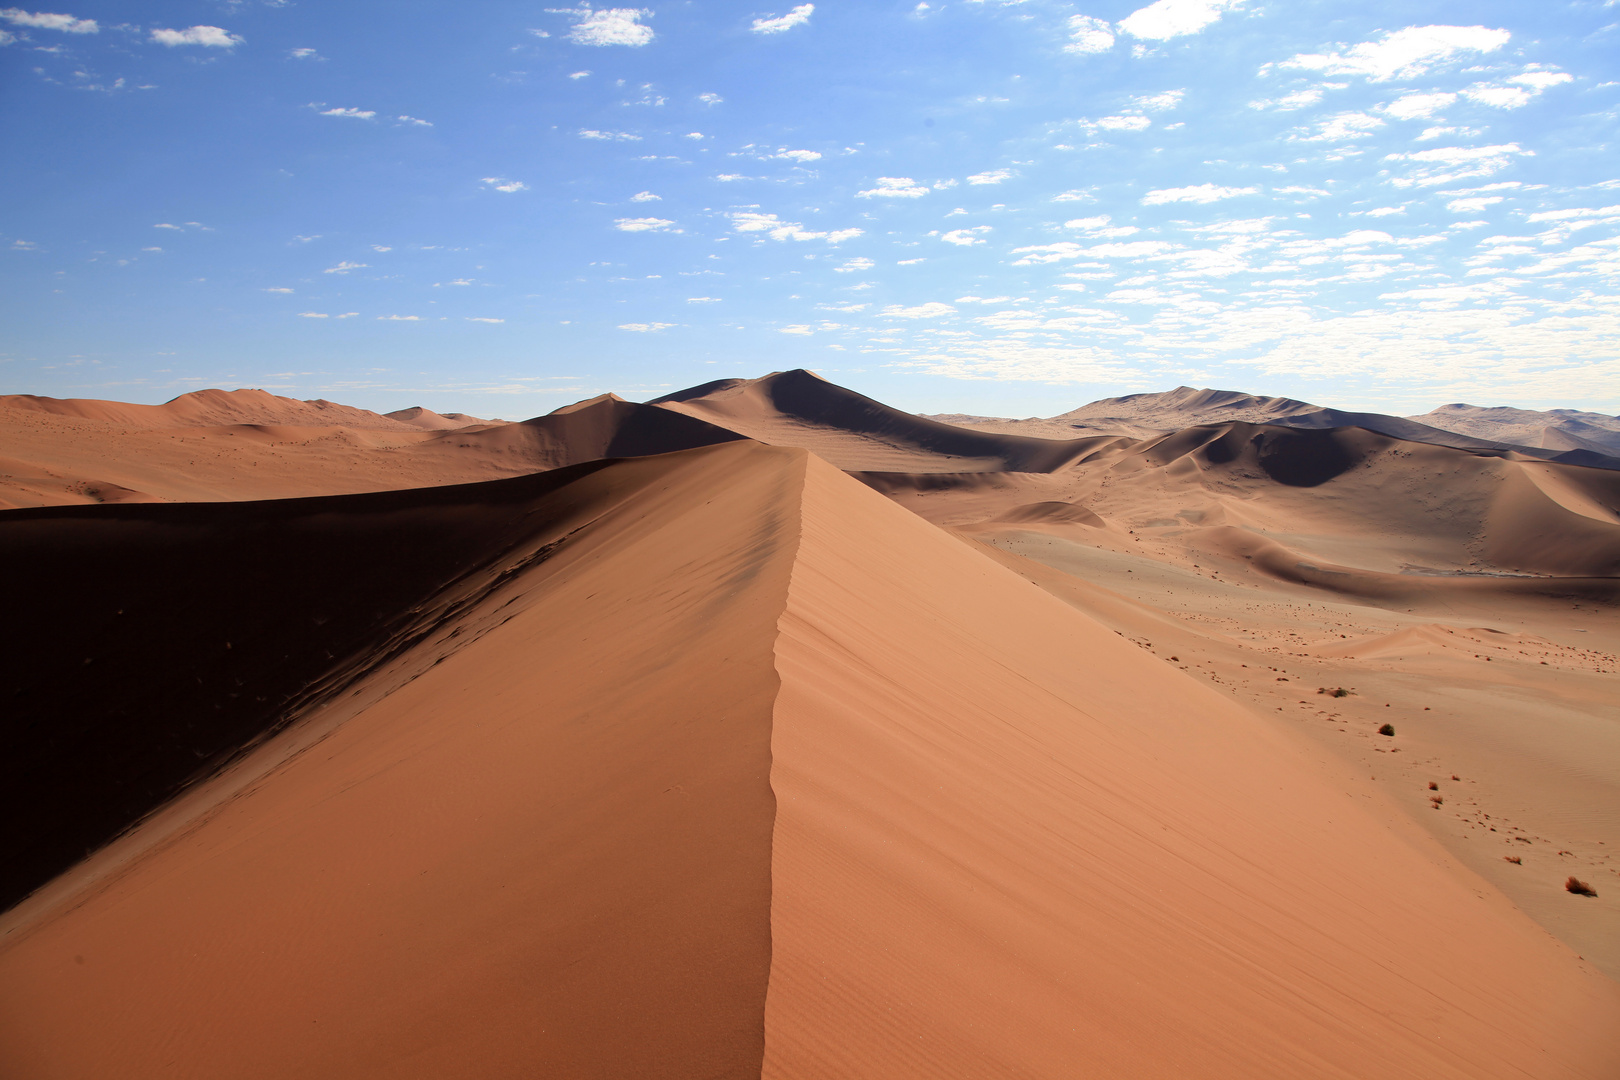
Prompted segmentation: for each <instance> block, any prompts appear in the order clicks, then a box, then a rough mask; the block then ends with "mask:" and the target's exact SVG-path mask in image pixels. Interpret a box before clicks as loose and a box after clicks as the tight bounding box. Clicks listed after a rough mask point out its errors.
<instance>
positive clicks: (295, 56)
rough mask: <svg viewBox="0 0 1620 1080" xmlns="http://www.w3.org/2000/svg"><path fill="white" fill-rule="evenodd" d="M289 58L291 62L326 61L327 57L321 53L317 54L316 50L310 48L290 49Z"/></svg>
mask: <svg viewBox="0 0 1620 1080" xmlns="http://www.w3.org/2000/svg"><path fill="white" fill-rule="evenodd" d="M287 58H288V59H289V60H325V59H326V57H324V56H322V55H321V54H320V53H318V52H316V51H315V50H314V49H309V48H304V49H288V50H287Z"/></svg>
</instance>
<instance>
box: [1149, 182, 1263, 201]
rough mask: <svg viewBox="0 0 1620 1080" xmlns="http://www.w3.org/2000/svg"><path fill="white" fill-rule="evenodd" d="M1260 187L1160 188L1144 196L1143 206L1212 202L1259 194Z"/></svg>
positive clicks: (1200, 186)
mask: <svg viewBox="0 0 1620 1080" xmlns="http://www.w3.org/2000/svg"><path fill="white" fill-rule="evenodd" d="M1259 193H1260V189H1259V188H1253V187H1246V188H1232V187H1217V186H1216V185H1214V184H1199V185H1197V186H1195V187H1179V188H1159V189H1157V190H1154V191H1150V192H1148V193H1147V194H1146V195H1144V196H1142V205H1143V206H1163V205H1164V204H1165V203H1178V202H1185V203H1212V202H1216V201H1218V200H1220V199H1234V198H1236V197H1238V196H1239V195H1258V194H1259Z"/></svg>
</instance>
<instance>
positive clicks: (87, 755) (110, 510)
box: [0, 462, 624, 906]
mask: <svg viewBox="0 0 1620 1080" xmlns="http://www.w3.org/2000/svg"><path fill="white" fill-rule="evenodd" d="M603 465H604V463H602V462H593V463H591V464H589V465H584V466H578V467H575V468H572V469H567V470H558V471H555V472H550V473H544V474H541V475H538V476H533V477H524V478H519V479H515V480H507V481H498V482H495V483H492V484H480V485H473V486H471V487H444V488H430V489H426V490H419V491H410V492H397V493H396V492H386V493H382V494H378V495H370V496H363V497H348V498H344V497H337V498H326V499H298V500H288V501H284V502H257V503H216V504H184V505H143V506H120V507H116V508H115V507H104V508H92V507H61V508H51V509H42V510H25V511H14V512H13V513H11V514H9V515H8V516H7V518H6V522H5V528H3V529H0V559H3V560H4V561H5V562H6V564H7V565H10V566H26V567H28V568H29V572H28V573H27V574H25V575H19V576H18V577H17V578H16V579H15V580H14V581H13V582H12V585H11V596H12V599H13V601H14V602H15V603H17V604H18V605H20V608H21V609H22V610H27V611H29V612H32V616H31V622H32V626H31V632H30V633H29V634H27V635H25V636H23V637H21V638H20V639H19V640H18V641H16V642H15V643H14V644H13V645H12V646H11V647H8V648H7V649H5V650H3V651H0V685H3V686H4V687H5V691H4V693H5V695H6V711H7V712H8V714H9V716H10V722H9V723H8V738H7V753H6V754H5V755H3V756H0V793H3V794H0V799H3V800H4V801H3V803H0V813H3V814H4V815H5V816H6V817H7V819H8V820H12V821H18V820H28V821H31V822H34V823H35V824H34V826H33V827H32V828H30V829H29V830H27V831H26V833H24V834H23V835H22V839H23V840H24V845H23V846H22V847H21V848H12V849H11V850H9V851H8V853H7V857H6V858H5V860H4V866H3V870H0V874H3V876H0V904H4V905H7V906H9V905H11V904H13V903H15V902H16V901H18V900H19V899H21V898H22V896H23V895H25V894H26V893H27V892H28V891H29V890H31V889H33V888H35V887H37V886H39V885H41V884H43V883H44V882H45V881H47V880H48V879H49V878H51V877H52V876H54V875H55V874H57V873H59V872H61V871H62V870H64V869H66V868H67V867H68V866H70V865H72V864H73V863H75V862H77V861H78V860H79V859H80V858H82V857H83V855H84V853H85V852H86V851H87V850H89V849H92V848H96V847H99V846H100V845H101V844H103V843H105V842H106V841H107V840H109V839H110V838H111V837H112V836H113V835H114V834H115V833H117V832H118V831H119V830H120V829H122V828H124V827H125V826H127V825H129V824H131V823H133V822H134V821H135V820H136V819H138V818H139V817H141V816H142V815H143V814H145V813H147V812H148V811H150V810H152V809H154V808H155V807H156V806H158V805H159V804H160V803H161V802H163V801H164V800H165V799H167V798H168V797H170V796H171V795H173V794H174V793H175V792H176V791H177V790H178V789H179V788H180V786H181V785H182V784H183V783H184V782H185V781H187V780H188V779H190V778H192V777H194V776H197V775H206V774H207V773H210V772H212V771H214V770H215V769H216V768H218V767H219V766H220V764H221V763H222V762H223V761H225V760H227V759H229V758H230V757H231V756H233V755H234V754H236V753H238V752H239V751H240V750H242V749H243V748H244V747H246V746H248V745H251V744H252V743H254V742H255V741H257V740H259V739H261V738H263V737H264V736H265V735H267V734H269V733H271V732H273V731H274V730H276V729H278V728H279V727H282V726H285V725H286V724H288V723H290V722H292V721H294V720H296V719H297V718H298V717H299V716H301V715H303V714H304V713H305V712H307V711H308V710H309V709H311V708H315V707H318V706H319V705H321V704H323V703H324V702H327V701H329V700H331V699H332V698H333V697H334V696H335V695H338V694H341V693H342V692H343V691H344V688H345V687H347V686H348V685H349V684H350V683H351V682H352V681H353V680H354V679H355V678H357V677H358V676H359V675H360V674H362V673H363V672H364V671H366V670H368V669H369V668H371V667H372V666H374V665H376V664H377V663H378V662H379V658H386V657H387V656H388V655H390V654H392V653H394V652H397V651H402V650H406V649H409V648H411V647H413V646H415V645H417V644H418V643H419V642H420V641H421V639H422V637H423V635H426V634H430V633H432V632H433V630H434V629H435V628H436V627H438V626H439V625H440V624H442V623H443V622H444V621H445V620H447V619H453V618H454V617H455V616H456V615H457V614H458V613H459V612H460V611H461V610H462V609H464V608H465V607H467V606H468V605H470V604H475V603H476V602H477V601H478V599H479V598H480V597H481V596H483V595H484V594H485V593H487V591H488V590H489V589H491V588H493V587H496V586H497V585H498V584H499V583H500V582H501V581H502V580H503V579H504V576H505V575H508V574H510V573H512V572H514V570H515V569H520V568H522V567H526V566H529V565H533V564H534V563H536V562H537V561H540V560H543V559H544V558H547V557H549V556H550V555H551V554H552V553H553V552H554V550H555V547H556V546H557V545H560V544H561V543H563V542H564V540H565V537H566V536H567V535H568V534H569V533H570V532H571V531H572V530H574V529H575V528H577V527H578V525H579V524H580V523H581V522H582V521H585V520H589V518H590V517H591V516H592V515H594V514H599V513H600V512H602V509H603V508H604V507H606V506H609V505H611V504H612V502H613V500H614V499H615V498H618V497H622V495H621V494H620V490H619V489H622V488H623V486H624V485H623V483H622V481H621V482H620V483H618V484H614V483H612V482H607V483H605V484H604V483H601V482H593V481H592V479H591V478H592V477H593V476H594V475H595V474H596V473H599V472H600V471H601V469H602V468H603ZM69 643H71V647H70V646H69Z"/></svg>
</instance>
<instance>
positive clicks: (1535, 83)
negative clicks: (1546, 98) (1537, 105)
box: [1508, 65, 1573, 94]
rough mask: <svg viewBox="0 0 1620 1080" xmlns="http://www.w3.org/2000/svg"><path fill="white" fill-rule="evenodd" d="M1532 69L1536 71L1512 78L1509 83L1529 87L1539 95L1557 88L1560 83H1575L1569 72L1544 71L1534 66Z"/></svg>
mask: <svg viewBox="0 0 1620 1080" xmlns="http://www.w3.org/2000/svg"><path fill="white" fill-rule="evenodd" d="M1532 68H1533V69H1534V70H1527V71H1525V72H1524V73H1523V74H1520V75H1514V76H1512V77H1511V78H1509V79H1508V82H1510V83H1518V84H1519V85H1520V86H1528V87H1530V88H1531V89H1532V90H1534V91H1535V92H1536V93H1538V94H1539V93H1540V92H1541V91H1543V90H1546V89H1548V88H1549V87H1553V86H1557V85H1558V84H1559V83H1567V82H1571V81H1573V77H1572V76H1571V75H1570V74H1569V73H1568V72H1567V71H1543V70H1540V69H1539V68H1535V66H1534V65H1532Z"/></svg>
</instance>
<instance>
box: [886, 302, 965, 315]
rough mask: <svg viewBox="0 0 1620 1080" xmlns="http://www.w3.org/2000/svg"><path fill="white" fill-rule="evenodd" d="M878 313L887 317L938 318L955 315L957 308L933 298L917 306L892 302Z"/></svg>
mask: <svg viewBox="0 0 1620 1080" xmlns="http://www.w3.org/2000/svg"><path fill="white" fill-rule="evenodd" d="M878 314H880V315H882V316H883V317H884V318H885V319H938V318H942V317H943V316H946V315H955V314H956V309H955V308H953V307H951V305H949V304H941V303H940V302H939V301H937V300H933V301H930V302H929V303H926V304H918V305H917V306H916V307H905V306H903V305H900V304H890V305H889V306H888V307H886V308H884V309H883V310H882V311H881V312H879V313H878Z"/></svg>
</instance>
